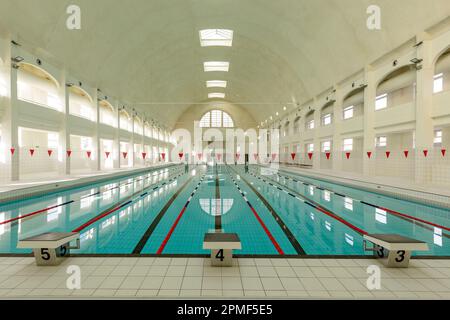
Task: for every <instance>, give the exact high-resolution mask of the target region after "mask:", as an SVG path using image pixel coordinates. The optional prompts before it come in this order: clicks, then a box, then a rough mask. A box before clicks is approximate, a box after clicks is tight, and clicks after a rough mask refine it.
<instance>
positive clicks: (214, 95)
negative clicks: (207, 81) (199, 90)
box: [208, 92, 225, 99]
mask: <svg viewBox="0 0 450 320" xmlns="http://www.w3.org/2000/svg"><path fill="white" fill-rule="evenodd" d="M208 98H209V99H214V98H219V99H224V98H225V93H221V92H213V93H208Z"/></svg>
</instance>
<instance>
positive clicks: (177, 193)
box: [0, 165, 450, 257]
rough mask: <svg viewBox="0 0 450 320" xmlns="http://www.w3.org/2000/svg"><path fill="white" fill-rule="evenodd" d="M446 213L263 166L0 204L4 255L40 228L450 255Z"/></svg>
mask: <svg viewBox="0 0 450 320" xmlns="http://www.w3.org/2000/svg"><path fill="white" fill-rule="evenodd" d="M449 226H450V212H449V210H446V209H442V208H437V207H431V206H426V205H423V204H419V203H415V202H409V201H404V200H398V199H394V198H391V197H388V196H383V195H380V194H375V193H370V192H367V191H362V190H357V189H354V188H350V187H345V186H341V185H337V184H332V183H328V182H323V181H319V180H315V179H311V178H307V177H304V176H300V175H296V174H293V173H292V172H287V171H283V170H280V171H276V172H272V171H269V170H267V169H265V168H262V167H260V166H256V165H254V166H250V167H245V166H241V165H215V166H205V165H199V166H190V167H189V168H187V167H185V166H184V165H173V166H168V167H166V168H163V169H153V170H149V171H148V172H147V173H145V174H138V175H133V176H129V177H127V178H120V179H116V180H111V181H107V182H104V183H98V184H95V185H89V186H87V187H82V188H76V189H72V190H68V191H64V192H60V193H53V194H49V195H47V196H45V197H36V198H31V199H24V200H21V201H17V202H12V203H8V204H5V205H2V206H0V254H23V253H30V252H31V250H24V249H17V241H18V240H21V239H25V238H28V237H30V236H34V235H38V234H41V233H44V232H69V231H74V232H79V233H80V241H81V248H80V249H79V250H73V251H71V252H72V253H74V254H90V255H104V254H109V255H185V256H186V255H192V256H194V255H200V254H208V251H207V250H203V249H202V244H203V237H204V235H205V233H208V232H222V231H223V232H227V233H237V234H238V235H239V237H240V240H241V242H242V250H237V251H236V252H235V253H236V254H238V255H251V256H275V257H276V256H283V255H296V256H313V255H318V256H361V255H368V254H371V253H370V252H365V251H364V249H363V235H364V234H372V233H384V234H392V233H394V234H400V235H403V236H407V237H411V238H415V239H418V240H422V241H425V242H427V243H428V246H429V251H425V252H420V253H419V252H417V253H414V254H417V255H419V254H420V255H426V256H450V246H449V235H450V228H449Z"/></svg>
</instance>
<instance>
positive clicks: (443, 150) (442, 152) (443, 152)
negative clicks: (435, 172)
mask: <svg viewBox="0 0 450 320" xmlns="http://www.w3.org/2000/svg"><path fill="white" fill-rule="evenodd" d="M446 152H447V150H445V149H441V154H442V156H443V157H445V153H446Z"/></svg>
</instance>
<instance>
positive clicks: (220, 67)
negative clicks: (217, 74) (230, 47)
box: [203, 61, 230, 72]
mask: <svg viewBox="0 0 450 320" xmlns="http://www.w3.org/2000/svg"><path fill="white" fill-rule="evenodd" d="M203 69H204V70H205V72H210V71H224V72H228V70H229V69H230V63H229V62H226V61H206V62H204V63H203Z"/></svg>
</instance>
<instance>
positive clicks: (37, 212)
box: [0, 169, 181, 225]
mask: <svg viewBox="0 0 450 320" xmlns="http://www.w3.org/2000/svg"><path fill="white" fill-rule="evenodd" d="M178 171H181V170H180V169H178ZM176 172H177V170H175V173H176ZM160 174H161V173H160ZM154 175H155V174H152V176H154ZM150 178H152V177H151V176H150V177H146V178H141V179H138V180H134V181H132V182H129V183H127V184H122V185H119V186H116V187H112V188H109V189H106V190H103V191H98V192H96V193H92V194H89V195H84V196H81V197H80V198H79V199H74V200H70V201H67V202H64V203H61V204H57V205H54V206H50V207H47V208H43V209H40V210H37V211H33V212H30V213H26V214H24V215H20V216H18V217H15V218H11V219H8V220H5V221H1V222H0V225H3V224H8V223H11V222H15V221H17V220H21V219H24V218H28V217H32V216H35V215H37V214H39V213H43V212H47V211H49V210H52V209H55V208H58V207H63V206H65V205H69V204H72V203H75V202H78V201H81V200H82V199H83V200H84V199H87V198H89V197H92V196H96V195H99V194H100V193H104V192H108V191H111V190H114V189H117V188H120V187H124V186H126V185H129V184H132V183H136V182H139V181H141V180H147V179H150Z"/></svg>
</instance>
